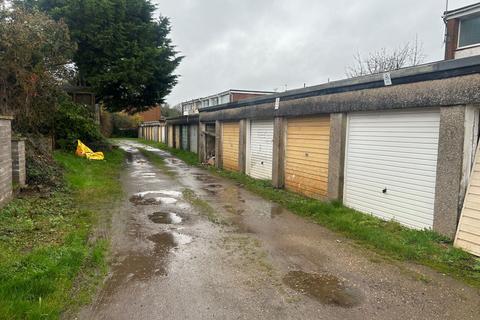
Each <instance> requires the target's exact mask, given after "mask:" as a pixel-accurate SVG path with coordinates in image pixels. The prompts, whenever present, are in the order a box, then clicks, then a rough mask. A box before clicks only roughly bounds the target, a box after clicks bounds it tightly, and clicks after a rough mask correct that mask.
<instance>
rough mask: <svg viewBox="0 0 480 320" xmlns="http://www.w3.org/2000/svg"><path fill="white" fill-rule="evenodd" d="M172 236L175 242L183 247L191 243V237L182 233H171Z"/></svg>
mask: <svg viewBox="0 0 480 320" xmlns="http://www.w3.org/2000/svg"><path fill="white" fill-rule="evenodd" d="M172 234H173V236H174V237H175V242H176V243H177V244H179V245H185V244H189V243H190V242H192V240H193V239H192V237H191V236H189V235H186V234H183V233H178V232H173V233H172Z"/></svg>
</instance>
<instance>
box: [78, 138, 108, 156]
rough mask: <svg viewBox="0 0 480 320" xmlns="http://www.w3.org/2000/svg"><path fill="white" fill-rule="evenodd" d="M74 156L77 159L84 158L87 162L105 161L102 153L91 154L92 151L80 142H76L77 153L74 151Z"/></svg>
mask: <svg viewBox="0 0 480 320" xmlns="http://www.w3.org/2000/svg"><path fill="white" fill-rule="evenodd" d="M75 154H76V155H77V156H79V157H82V158H83V157H85V158H87V159H88V160H103V159H105V156H104V155H103V152H93V151H92V149H90V148H89V147H87V146H86V145H84V144H83V143H82V141H80V140H77V151H75Z"/></svg>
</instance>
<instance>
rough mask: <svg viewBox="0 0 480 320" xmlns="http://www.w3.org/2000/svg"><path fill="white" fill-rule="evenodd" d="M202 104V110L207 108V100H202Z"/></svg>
mask: <svg viewBox="0 0 480 320" xmlns="http://www.w3.org/2000/svg"><path fill="white" fill-rule="evenodd" d="M202 104H203V107H204V108H206V107H208V100H203V102H202Z"/></svg>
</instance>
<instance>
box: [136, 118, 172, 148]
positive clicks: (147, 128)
mask: <svg viewBox="0 0 480 320" xmlns="http://www.w3.org/2000/svg"><path fill="white" fill-rule="evenodd" d="M138 137H139V138H143V139H146V140H151V141H155V142H162V143H165V142H166V139H167V129H166V124H165V122H164V121H163V122H160V121H152V122H144V123H142V124H141V125H140V126H139V127H138Z"/></svg>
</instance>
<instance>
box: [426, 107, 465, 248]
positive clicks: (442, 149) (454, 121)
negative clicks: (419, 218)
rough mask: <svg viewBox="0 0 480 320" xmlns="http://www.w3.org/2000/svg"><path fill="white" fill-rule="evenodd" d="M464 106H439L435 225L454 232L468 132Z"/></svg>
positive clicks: (443, 232) (451, 235)
mask: <svg viewBox="0 0 480 320" xmlns="http://www.w3.org/2000/svg"><path fill="white" fill-rule="evenodd" d="M465 111H466V107H465V106H456V107H444V108H440V136H439V142H438V160H437V184H436V188H435V204H434V220H433V229H434V230H435V231H437V232H439V233H441V234H444V235H447V236H449V237H452V238H453V237H454V236H455V231H456V229H457V222H458V217H459V212H460V210H459V206H460V204H459V199H460V197H459V192H460V189H461V182H462V168H463V154H464V140H465V139H466V136H465Z"/></svg>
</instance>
